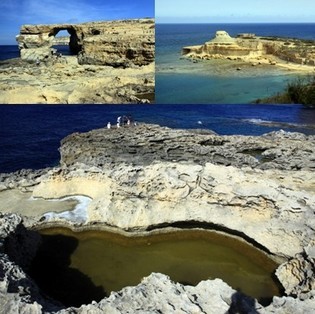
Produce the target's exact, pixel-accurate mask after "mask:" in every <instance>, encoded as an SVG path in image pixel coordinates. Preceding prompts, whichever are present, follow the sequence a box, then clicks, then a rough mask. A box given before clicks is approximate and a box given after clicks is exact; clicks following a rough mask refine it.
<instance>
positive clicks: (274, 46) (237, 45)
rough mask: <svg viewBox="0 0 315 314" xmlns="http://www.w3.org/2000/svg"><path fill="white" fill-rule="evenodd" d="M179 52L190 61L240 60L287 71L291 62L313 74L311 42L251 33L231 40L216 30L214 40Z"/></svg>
mask: <svg viewBox="0 0 315 314" xmlns="http://www.w3.org/2000/svg"><path fill="white" fill-rule="evenodd" d="M182 53H183V55H186V56H187V57H189V58H194V59H205V60H210V59H229V60H244V61H248V62H251V63H252V65H253V66H256V65H259V64H270V65H279V66H284V67H289V68H290V65H288V64H287V63H289V62H291V63H293V64H299V65H302V66H305V67H304V69H305V70H308V71H309V72H313V67H314V65H315V41H312V40H302V39H301V40H299V39H296V38H280V37H275V36H274V37H271V36H269V37H263V36H256V35H255V34H251V33H245V34H239V35H238V36H237V37H231V36H230V35H229V34H228V33H227V32H225V31H217V32H216V34H215V37H214V38H212V39H211V40H209V41H207V42H205V43H204V44H203V45H196V46H187V47H183V49H182Z"/></svg>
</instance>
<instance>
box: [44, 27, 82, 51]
mask: <svg viewBox="0 0 315 314" xmlns="http://www.w3.org/2000/svg"><path fill="white" fill-rule="evenodd" d="M63 30H66V31H67V32H68V33H69V35H70V42H69V49H70V51H71V53H72V54H75V55H77V54H78V53H79V52H80V51H81V49H82V45H80V44H79V41H80V40H79V37H78V35H77V32H76V30H75V28H74V27H73V26H71V25H70V26H63V27H62V26H61V27H53V28H52V30H51V31H50V33H49V34H48V36H49V37H52V36H53V38H55V37H56V35H57V34H58V33H59V32H60V31H63ZM52 42H53V40H51V43H52Z"/></svg>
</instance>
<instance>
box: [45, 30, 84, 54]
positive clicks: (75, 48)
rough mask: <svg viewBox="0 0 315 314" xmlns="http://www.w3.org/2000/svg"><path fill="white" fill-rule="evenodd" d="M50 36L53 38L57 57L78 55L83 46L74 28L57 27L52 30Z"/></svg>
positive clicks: (54, 51) (53, 46)
mask: <svg viewBox="0 0 315 314" xmlns="http://www.w3.org/2000/svg"><path fill="white" fill-rule="evenodd" d="M49 36H53V37H54V38H53V40H52V46H51V47H52V48H53V49H54V50H53V53H56V54H57V55H59V56H61V55H65V56H69V55H77V54H78V53H79V52H80V51H81V49H82V46H81V45H80V44H79V38H78V35H77V33H76V31H75V29H74V28H72V27H60V28H59V27H57V28H54V29H53V30H52V32H51V33H50V34H49Z"/></svg>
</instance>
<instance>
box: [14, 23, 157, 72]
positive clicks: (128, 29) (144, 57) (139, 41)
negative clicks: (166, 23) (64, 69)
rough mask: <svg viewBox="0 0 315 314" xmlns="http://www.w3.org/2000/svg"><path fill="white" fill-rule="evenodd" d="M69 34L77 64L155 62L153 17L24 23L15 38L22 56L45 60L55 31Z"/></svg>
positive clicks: (131, 64)
mask: <svg viewBox="0 0 315 314" xmlns="http://www.w3.org/2000/svg"><path fill="white" fill-rule="evenodd" d="M62 30H66V31H67V32H68V33H69V34H70V43H69V47H70V51H71V52H72V53H73V54H76V55H77V56H78V63H79V64H93V65H105V66H112V67H121V68H127V67H133V66H143V65H148V64H150V63H153V62H154V59H155V36H154V19H147V18H146V19H134V20H117V21H106V22H88V23H82V24H46V25H23V26H22V27H21V30H20V34H19V35H18V36H17V37H16V39H17V41H18V44H19V49H20V56H21V59H23V60H27V61H30V62H36V61H37V60H47V59H49V58H51V57H52V52H53V51H54V50H53V48H52V46H53V44H54V43H53V41H54V38H55V36H56V35H57V34H58V32H60V31H62Z"/></svg>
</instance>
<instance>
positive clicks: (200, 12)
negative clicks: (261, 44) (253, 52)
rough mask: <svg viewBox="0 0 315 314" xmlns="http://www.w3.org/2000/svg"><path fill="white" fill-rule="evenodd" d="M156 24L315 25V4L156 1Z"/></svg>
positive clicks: (296, 0)
mask: <svg viewBox="0 0 315 314" xmlns="http://www.w3.org/2000/svg"><path fill="white" fill-rule="evenodd" d="M155 18H156V23H176V22H177V23H272V22H279V23H285V22H287V23H299V22H300V23H303V22H305V23H315V0H155Z"/></svg>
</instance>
